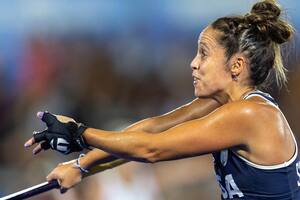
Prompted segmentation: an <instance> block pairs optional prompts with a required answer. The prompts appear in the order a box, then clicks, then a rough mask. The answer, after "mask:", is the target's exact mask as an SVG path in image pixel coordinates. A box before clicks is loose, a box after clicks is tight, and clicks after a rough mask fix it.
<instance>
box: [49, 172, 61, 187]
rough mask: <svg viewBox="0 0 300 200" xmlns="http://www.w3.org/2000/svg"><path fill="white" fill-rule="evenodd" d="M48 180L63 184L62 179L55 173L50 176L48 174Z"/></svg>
mask: <svg viewBox="0 0 300 200" xmlns="http://www.w3.org/2000/svg"><path fill="white" fill-rule="evenodd" d="M46 179H47V181H48V182H50V181H53V180H57V181H58V184H59V185H60V183H61V180H60V177H59V176H58V175H57V174H56V173H54V172H51V173H50V174H48V176H47V177H46Z"/></svg>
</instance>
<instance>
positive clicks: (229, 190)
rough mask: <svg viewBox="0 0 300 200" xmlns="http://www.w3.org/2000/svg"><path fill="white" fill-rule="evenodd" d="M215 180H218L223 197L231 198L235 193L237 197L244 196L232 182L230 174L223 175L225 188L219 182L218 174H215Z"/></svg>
mask: <svg viewBox="0 0 300 200" xmlns="http://www.w3.org/2000/svg"><path fill="white" fill-rule="evenodd" d="M217 181H218V182H219V185H220V188H221V192H222V196H223V199H227V198H228V197H229V198H230V199H233V197H234V195H237V196H238V197H243V196H244V194H243V193H242V192H241V191H240V189H239V188H238V186H237V185H236V183H235V182H234V179H233V177H232V174H227V175H226V176H225V184H226V189H225V187H224V186H223V185H222V184H221V177H220V176H219V175H217Z"/></svg>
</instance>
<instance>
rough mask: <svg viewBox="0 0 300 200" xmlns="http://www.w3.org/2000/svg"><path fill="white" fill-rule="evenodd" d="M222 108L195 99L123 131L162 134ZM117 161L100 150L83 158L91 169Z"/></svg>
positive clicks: (85, 164) (209, 101)
mask: <svg viewBox="0 0 300 200" xmlns="http://www.w3.org/2000/svg"><path fill="white" fill-rule="evenodd" d="M220 106H221V103H220V102H218V101H216V100H214V99H195V100H194V101H192V102H191V103H189V104H186V105H184V106H181V107H179V108H177V109H175V110H173V111H171V112H169V113H166V114H164V115H160V116H156V117H152V118H148V119H145V120H141V121H139V122H137V123H135V124H133V125H131V126H129V127H127V128H126V129H124V130H123V131H143V132H147V133H158V132H162V131H165V130H167V129H169V128H172V127H174V126H176V125H178V124H180V123H183V122H185V121H189V120H192V119H196V118H201V117H203V116H206V115H207V114H209V113H210V112H212V111H213V110H215V109H216V108H218V107H220ZM116 159H117V158H116V157H115V156H112V155H110V154H108V153H106V152H104V151H101V150H99V149H94V150H92V151H90V152H88V153H87V155H86V156H85V157H83V158H82V165H83V166H84V167H85V168H87V169H89V168H91V167H93V166H95V165H99V164H101V163H106V162H111V161H114V160H116Z"/></svg>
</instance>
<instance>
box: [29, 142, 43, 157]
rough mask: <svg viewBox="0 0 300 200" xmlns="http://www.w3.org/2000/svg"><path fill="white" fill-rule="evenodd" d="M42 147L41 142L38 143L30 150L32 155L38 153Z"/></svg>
mask: <svg viewBox="0 0 300 200" xmlns="http://www.w3.org/2000/svg"><path fill="white" fill-rule="evenodd" d="M42 150H43V149H42V147H41V144H38V145H37V146H36V147H35V148H34V149H33V150H32V153H33V155H36V154H38V153H40V152H41V151H42Z"/></svg>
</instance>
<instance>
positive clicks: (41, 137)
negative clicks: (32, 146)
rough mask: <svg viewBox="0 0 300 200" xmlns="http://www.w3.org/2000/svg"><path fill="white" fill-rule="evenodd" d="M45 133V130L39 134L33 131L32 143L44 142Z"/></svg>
mask: <svg viewBox="0 0 300 200" xmlns="http://www.w3.org/2000/svg"><path fill="white" fill-rule="evenodd" d="M46 133H47V130H44V131H41V132H37V131H34V132H33V139H34V142H35V143H38V142H41V141H44V140H46Z"/></svg>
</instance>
